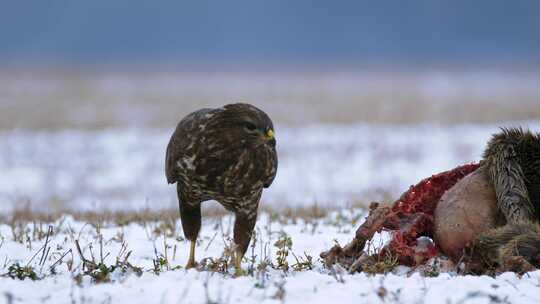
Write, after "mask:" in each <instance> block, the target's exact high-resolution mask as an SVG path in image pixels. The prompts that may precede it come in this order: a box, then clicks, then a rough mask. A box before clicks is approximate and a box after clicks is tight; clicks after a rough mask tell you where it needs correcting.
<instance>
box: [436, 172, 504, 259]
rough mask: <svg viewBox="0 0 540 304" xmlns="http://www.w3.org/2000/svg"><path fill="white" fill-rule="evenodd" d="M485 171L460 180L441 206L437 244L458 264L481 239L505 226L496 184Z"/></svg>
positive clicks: (438, 210)
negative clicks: (471, 243)
mask: <svg viewBox="0 0 540 304" xmlns="http://www.w3.org/2000/svg"><path fill="white" fill-rule="evenodd" d="M485 171H486V170H485V169H484V167H480V168H479V169H478V170H476V171H474V172H472V173H471V174H469V175H467V176H466V177H464V178H463V179H462V180H460V181H459V182H458V183H457V184H456V185H455V186H453V187H452V188H450V189H449V190H448V191H447V192H446V193H445V194H444V195H443V196H442V198H441V200H440V201H439V203H438V204H437V208H436V209H435V214H434V224H435V226H434V231H433V236H434V241H435V244H437V246H438V247H439V248H440V250H441V252H442V253H443V254H445V255H446V256H448V257H450V258H451V259H452V260H453V261H454V262H458V261H460V260H461V259H462V257H463V255H464V250H465V248H466V247H467V246H468V245H469V244H470V242H471V241H473V239H474V238H475V237H477V236H478V235H480V234H482V233H484V232H486V231H488V230H490V229H493V228H496V227H499V226H502V225H504V219H503V217H502V216H500V214H499V212H498V208H497V197H496V195H495V189H494V187H493V184H492V183H491V182H490V181H489V177H488V175H487V174H486V172H485Z"/></svg>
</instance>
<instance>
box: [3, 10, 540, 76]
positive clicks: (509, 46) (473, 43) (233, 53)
mask: <svg viewBox="0 0 540 304" xmlns="http://www.w3.org/2000/svg"><path fill="white" fill-rule="evenodd" d="M0 63H3V64H5V63H8V64H9V63H15V64H33V63H47V64H49V63H53V64H68V65H69V64H90V65H100V64H126V65H137V64H150V65H151V64H194V65H198V64H200V65H212V64H224V65H252V64H283V65H290V64H297V65H318V64H325V65H332V64H352V65H354V64H394V63H399V64H412V65H423V64H480V65H485V64H488V65H490V64H519V65H540V1H536V0H529V1H525V0H516V1H503V0H477V1H459V0H454V1H452V0H410V1H389V0H379V1H316V0H311V1H310V0H296V1H291V0H267V1H262V0H241V1H236V0H232V1H209V0H197V1H178V0H177V1H173V0H165V1H152V0H114V1H111V0H92V1H82V0H48V1H30V0H0Z"/></svg>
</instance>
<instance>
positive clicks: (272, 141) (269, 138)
mask: <svg viewBox="0 0 540 304" xmlns="http://www.w3.org/2000/svg"><path fill="white" fill-rule="evenodd" d="M264 140H266V142H267V143H268V144H270V145H271V146H272V147H275V146H276V138H275V135H274V130H272V129H268V130H267V131H266V134H264Z"/></svg>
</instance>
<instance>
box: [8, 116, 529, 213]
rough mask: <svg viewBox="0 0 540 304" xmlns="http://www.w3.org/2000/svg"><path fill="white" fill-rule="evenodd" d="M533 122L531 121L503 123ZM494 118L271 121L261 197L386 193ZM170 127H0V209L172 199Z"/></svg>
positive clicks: (477, 154)
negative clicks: (273, 158)
mask: <svg viewBox="0 0 540 304" xmlns="http://www.w3.org/2000/svg"><path fill="white" fill-rule="evenodd" d="M512 125H514V126H517V125H520V126H525V127H530V128H531V129H533V130H539V129H540V122H534V121H530V122H523V123H513V124H505V126H512ZM498 127H499V126H497V125H458V126H450V127H449V126H438V125H412V126H388V125H311V126H306V127H286V126H281V127H280V126H279V125H278V126H277V139H278V153H279V161H280V162H279V170H278V174H277V177H276V180H275V182H274V184H273V185H272V187H271V188H270V189H268V190H266V191H265V192H264V195H263V205H266V206H270V207H273V208H279V207H295V206H310V205H313V204H315V203H317V204H319V205H321V206H330V207H343V206H346V205H349V204H350V203H358V202H361V203H365V204H368V203H369V202H370V201H371V200H380V199H388V198H395V197H396V196H397V195H399V194H400V193H401V192H403V191H404V190H406V189H407V187H408V186H409V185H411V184H414V183H416V182H418V181H419V180H420V179H422V178H424V177H427V176H430V175H431V174H433V173H436V172H440V171H443V170H446V169H450V168H452V167H455V166H457V165H460V164H463V163H468V162H472V161H478V160H479V159H480V158H481V154H482V151H483V149H484V145H485V142H486V141H487V140H488V139H489V136H490V135H491V134H492V133H494V132H497V131H498ZM171 133H172V130H162V129H106V130H100V131H55V132H46V131H10V132H8V131H5V132H3V133H0V143H2V144H1V145H0V172H2V174H0V202H1V203H0V212H8V211H10V210H13V209H14V208H21V207H23V206H29V207H31V209H32V210H41V211H47V210H58V209H61V210H62V209H76V210H93V211H96V210H97V211H99V210H103V209H112V210H139V209H142V208H145V207H151V208H152V209H156V208H175V207H176V206H177V203H176V191H175V188H174V187H173V186H168V185H167V183H166V180H165V175H164V169H163V167H164V157H165V149H166V145H167V142H168V139H169V137H170V134H171Z"/></svg>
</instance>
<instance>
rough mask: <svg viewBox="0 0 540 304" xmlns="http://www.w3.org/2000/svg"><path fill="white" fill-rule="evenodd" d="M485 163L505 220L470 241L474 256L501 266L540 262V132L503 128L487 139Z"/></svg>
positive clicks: (527, 267) (537, 264) (516, 268)
mask: <svg viewBox="0 0 540 304" xmlns="http://www.w3.org/2000/svg"><path fill="white" fill-rule="evenodd" d="M484 166H487V169H488V172H489V175H490V179H491V181H492V182H493V185H494V187H495V193H496V195H497V203H498V206H499V210H500V211H501V213H502V215H503V216H504V218H505V219H506V222H507V224H506V225H505V226H502V227H500V228H497V229H493V230H491V231H488V232H487V233H484V234H482V235H480V236H478V237H477V238H476V239H475V240H474V241H473V243H472V245H471V251H472V253H471V255H472V256H474V257H475V258H473V259H476V260H480V264H482V265H484V266H492V267H495V268H497V269H498V270H500V271H505V270H512V271H518V272H524V271H528V270H530V269H531V268H532V269H534V268H538V267H540V226H539V225H538V221H539V220H540V136H539V135H538V134H532V133H531V132H530V131H528V130H527V131H524V130H523V129H521V128H519V129H518V128H515V129H502V131H501V132H500V133H499V134H495V135H494V136H493V138H492V139H491V140H490V142H489V143H488V146H487V149H486V151H485V153H484Z"/></svg>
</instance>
